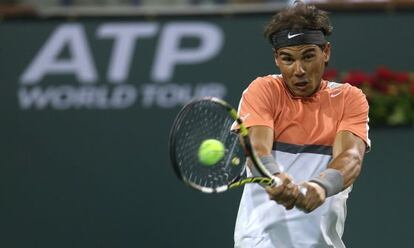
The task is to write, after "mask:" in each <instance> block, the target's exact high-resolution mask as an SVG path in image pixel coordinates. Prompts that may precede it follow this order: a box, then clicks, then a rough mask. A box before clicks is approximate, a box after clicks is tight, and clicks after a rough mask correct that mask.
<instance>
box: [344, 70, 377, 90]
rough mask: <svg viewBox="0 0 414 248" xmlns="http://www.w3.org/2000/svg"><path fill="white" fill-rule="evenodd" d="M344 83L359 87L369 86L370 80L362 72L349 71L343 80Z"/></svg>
mask: <svg viewBox="0 0 414 248" xmlns="http://www.w3.org/2000/svg"><path fill="white" fill-rule="evenodd" d="M343 81H344V83H349V84H351V85H353V86H356V87H359V86H360V85H362V84H364V83H365V84H371V82H372V78H371V77H370V76H369V75H368V74H366V73H365V72H362V71H350V72H349V73H348V74H347V75H346V76H345V78H344V79H343Z"/></svg>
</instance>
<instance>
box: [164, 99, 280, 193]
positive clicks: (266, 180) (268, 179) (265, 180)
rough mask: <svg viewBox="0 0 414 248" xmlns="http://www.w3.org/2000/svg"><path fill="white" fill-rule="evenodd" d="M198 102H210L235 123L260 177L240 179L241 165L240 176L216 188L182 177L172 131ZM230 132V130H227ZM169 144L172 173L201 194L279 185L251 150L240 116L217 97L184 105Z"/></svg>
mask: <svg viewBox="0 0 414 248" xmlns="http://www.w3.org/2000/svg"><path fill="white" fill-rule="evenodd" d="M200 101H211V102H214V103H216V104H218V105H219V106H221V107H223V108H224V109H225V110H226V111H227V112H228V113H229V115H230V116H231V118H232V119H233V120H234V121H235V122H237V124H238V126H239V131H238V133H237V134H238V135H239V137H240V138H241V140H242V142H240V143H241V145H242V147H243V150H244V153H245V156H246V157H248V158H250V160H251V162H252V163H253V166H255V167H256V169H257V170H258V172H259V173H260V174H261V175H262V176H261V177H247V178H244V179H241V178H242V177H243V175H244V173H245V171H246V165H243V166H244V168H243V170H241V172H240V174H239V175H238V176H237V177H235V178H234V179H233V180H232V181H231V182H230V183H229V184H228V185H222V186H219V187H216V188H210V187H204V186H201V185H198V184H196V183H194V182H191V181H190V180H188V179H187V178H186V177H183V175H182V174H181V171H180V169H179V166H178V164H177V160H176V155H175V150H174V147H175V141H176V140H175V139H174V137H173V136H174V131H175V130H176V129H177V128H178V127H179V126H180V125H181V122H182V120H181V117H182V116H185V112H188V111H190V110H191V107H192V105H193V104H195V103H197V102H200ZM229 131H230V130H229ZM169 144H170V160H171V163H172V165H173V168H174V172H175V174H176V175H177V177H178V178H179V179H180V180H182V181H183V182H184V183H186V184H187V185H189V186H191V187H192V188H195V189H197V190H199V191H201V192H204V193H221V192H224V191H227V190H228V189H233V188H238V187H240V186H243V185H245V184H247V183H260V184H263V185H267V186H278V185H280V184H281V181H280V178H278V177H276V176H274V175H272V174H271V173H270V172H269V171H268V170H267V169H266V167H265V166H264V165H263V163H262V162H261V160H260V158H259V157H258V156H257V154H256V151H255V150H254V148H253V145H252V143H251V141H250V138H249V130H248V129H247V128H246V126H245V125H244V124H243V120H242V119H241V118H240V116H239V115H238V113H237V110H236V109H234V108H233V107H232V106H231V105H230V104H229V103H227V102H226V101H224V100H222V99H219V98H217V97H202V98H197V99H195V100H193V101H191V102H190V103H188V104H186V105H185V106H184V107H183V108H182V109H181V111H180V112H179V113H178V115H177V117H176V119H175V120H174V124H173V126H172V128H171V131H170V135H169Z"/></svg>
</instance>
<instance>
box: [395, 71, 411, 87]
mask: <svg viewBox="0 0 414 248" xmlns="http://www.w3.org/2000/svg"><path fill="white" fill-rule="evenodd" d="M394 81H395V82H396V83H399V84H404V83H409V81H410V79H409V75H408V72H399V73H395V74H394Z"/></svg>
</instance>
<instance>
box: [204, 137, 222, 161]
mask: <svg viewBox="0 0 414 248" xmlns="http://www.w3.org/2000/svg"><path fill="white" fill-rule="evenodd" d="M224 151H225V149H224V145H223V143H221V142H220V141H219V140H216V139H207V140H204V141H203V142H202V143H201V145H200V148H199V149H198V160H199V161H200V163H202V164H203V165H206V166H212V165H215V164H217V162H219V161H220V160H221V159H222V158H223V157H224Z"/></svg>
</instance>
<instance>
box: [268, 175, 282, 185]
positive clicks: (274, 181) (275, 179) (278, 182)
mask: <svg viewBox="0 0 414 248" xmlns="http://www.w3.org/2000/svg"><path fill="white" fill-rule="evenodd" d="M271 178H272V184H271V185H270V186H271V187H278V186H280V185H282V180H281V179H280V178H279V177H276V176H272V177H271Z"/></svg>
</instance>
